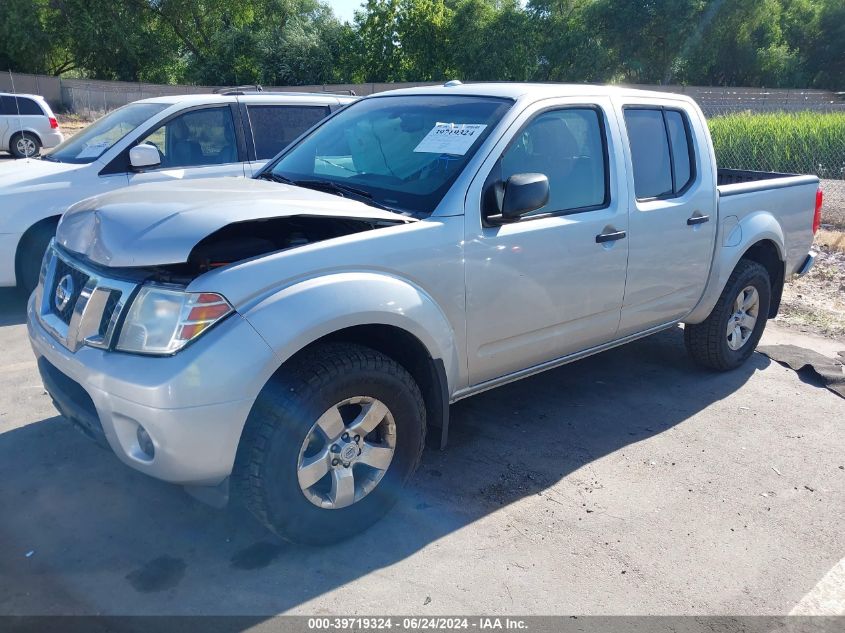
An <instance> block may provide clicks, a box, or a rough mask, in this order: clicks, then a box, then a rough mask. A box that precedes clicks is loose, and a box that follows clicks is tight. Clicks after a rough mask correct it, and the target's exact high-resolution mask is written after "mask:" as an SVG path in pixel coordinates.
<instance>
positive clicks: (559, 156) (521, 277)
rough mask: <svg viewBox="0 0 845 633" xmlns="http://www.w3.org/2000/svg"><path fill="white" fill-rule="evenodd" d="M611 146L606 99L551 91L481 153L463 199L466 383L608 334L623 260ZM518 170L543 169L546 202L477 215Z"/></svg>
mask: <svg viewBox="0 0 845 633" xmlns="http://www.w3.org/2000/svg"><path fill="white" fill-rule="evenodd" d="M620 149H621V139H620V136H619V129H618V126H617V122H616V120H615V116H614V113H613V110H612V107H611V104H610V101H609V100H608V99H606V98H601V97H596V98H590V99H586V100H585V99H581V98H578V99H553V100H547V101H543V102H541V103H538V104H534V105H532V106H530V107H529V108H528V109H527V110H526V112H524V113H523V114H522V115H520V117H519V119H518V120H517V121H516V122H515V123H514V124H513V125H512V127H511V129H510V130H509V131H508V132H507V133H506V135H505V136H504V137H503V138H502V140H501V141H500V142H499V143H498V145H497V146H496V147H495V148H494V150H493V152H492V153H491V155H490V156H489V157H488V158H487V160H486V162H485V164H484V165H483V166H482V168H481V170H480V172H479V174H478V176H476V179H475V180H474V181H473V184H472V185H471V186H470V190H469V192H468V195H467V202H466V209H465V221H466V238H465V240H464V257H465V262H466V264H465V266H466V268H465V274H466V301H467V347H468V349H467V353H468V363H469V374H470V380H471V382H472V384H475V385H477V384H479V383H483V382H486V381H490V380H495V379H496V378H498V377H502V376H506V375H508V374H512V373H514V372H518V371H520V370H523V369H527V368H529V367H533V366H536V365H540V364H542V363H544V362H549V361H553V360H555V359H557V358H560V357H563V356H567V355H569V354H573V353H575V352H578V351H581V350H584V349H587V348H590V347H594V346H596V345H601V344H602V343H605V342H607V341H610V340H612V339H613V338H614V335H615V334H616V329H617V327H618V325H619V313H620V308H621V305H622V296H623V292H624V288H625V269H626V265H627V259H628V242H627V240H626V239H625V236H626V231H627V228H628V218H627V216H628V203H627V190H626V185H625V177H624V164H623V162H622V158H621V151H620ZM526 172H534V173H537V172H539V173H543V174H545V175H546V176H547V177H548V179H549V190H550V199H549V202H548V204H547V205H546V206H544V207H543V208H541V209H538V210H537V211H535V212H533V213H532V214H529V215H526V216H524V217H523V218H522V219H520V220H519V221H518V222H514V223H512V224H504V225H501V226H488V225H485V224H484V223H483V222H482V220H481V205H482V204H485V203H489V202H488V201H489V200H490V198H489V196H490V193H489V192H491V191H495V187H496V186H497V185H498V186H501V185H500V183H504V182H506V180H507V178H508V177H509V176H512V175H514V174H516V173H526ZM494 195H495V194H494Z"/></svg>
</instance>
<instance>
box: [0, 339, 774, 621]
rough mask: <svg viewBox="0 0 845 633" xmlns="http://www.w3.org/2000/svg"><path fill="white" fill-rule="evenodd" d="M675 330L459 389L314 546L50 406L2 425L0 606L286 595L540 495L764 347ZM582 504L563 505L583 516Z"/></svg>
mask: <svg viewBox="0 0 845 633" xmlns="http://www.w3.org/2000/svg"><path fill="white" fill-rule="evenodd" d="M681 339H682V335H681V331H680V330H679V329H675V330H671V331H668V332H665V333H662V334H658V335H656V336H653V337H650V338H648V339H644V340H641V341H637V342H635V343H632V344H629V345H627V346H624V347H621V348H618V349H615V350H612V351H609V352H605V353H603V354H601V355H599V356H596V357H592V358H589V359H586V360H583V361H580V362H577V363H573V364H571V365H567V366H565V367H561V368H559V369H556V370H552V371H549V372H546V373H544V374H541V375H538V376H535V377H533V378H529V379H526V380H524V381H521V382H518V383H514V384H511V385H508V386H505V387H502V388H500V389H497V390H493V391H490V392H486V393H484V394H481V395H478V396H476V397H473V398H470V399H467V400H464V401H462V402H460V403H458V404H456V405H455V406H454V407H453V412H452V413H453V423H452V433H451V440H450V444H449V446H448V447H447V448H446V449H445V450H444V451H434V450H427V451H426V453H425V455H424V456H423V463H422V467H421V468H420V471H419V472H418V473H417V475H416V477H415V479H413V480H412V482H411V484H410V485H409V487H408V489H407V490H406V492H405V493H404V494H403V497H402V499H401V501H400V502H399V504H398V506H397V507H396V508H395V509H394V510H393V511H392V512H391V513H390V514H389V515H388V516H387V517H386V518H385V519H383V520H382V521H381V522H379V523H378V524H376V525H375V526H374V527H373V528H371V529H370V530H368V531H367V532H365V533H363V534H361V535H359V536H357V537H355V538H353V539H351V540H350V541H347V542H345V543H341V544H338V545H334V546H329V547H322V548H316V547H301V546H295V545H290V544H286V543H283V542H281V541H279V540H277V539H275V538H274V537H272V536H270V535H269V533H267V532H266V531H265V530H264V529H263V528H262V527H261V526H259V525H258V524H257V523H256V522H255V521H254V520H252V519H251V518H249V517H247V516H246V515H245V514H244V513H242V512H240V511H238V510H236V509H229V510H225V511H219V510H213V509H211V508H208V507H206V506H203V505H202V504H200V503H199V502H196V501H194V500H192V499H191V498H190V497H188V496H187V495H186V494H184V493H183V492H182V491H181V490H180V489H179V488H176V487H173V486H169V485H167V484H163V483H161V482H158V481H155V480H152V479H149V478H147V477H145V476H143V475H141V474H138V473H136V472H134V471H132V470H131V469H129V468H127V467H125V466H123V465H122V464H121V463H119V462H118V460H117V459H116V458H115V457H114V456H113V455H111V453H109V452H107V451H103V450H102V449H99V448H98V447H96V446H95V445H93V444H92V443H91V442H89V441H88V440H87V439H86V438H84V437H83V436H81V435H80V434H78V433H77V432H76V431H75V430H74V429H72V428H71V426H70V425H69V424H67V423H66V422H64V421H63V420H61V419H60V418H58V417H53V418H49V419H45V420H43V421H41V422H38V423H34V424H29V425H27V426H24V427H21V428H18V429H15V430H12V431H8V432H6V433H3V434H2V435H0V481H2V485H0V508H5V509H7V510H4V515H5V517H4V519H3V520H2V522H0V587H3V588H4V589H2V590H0V612H4V613H12V614H42V613H60V614H78V613H103V614H158V613H168V614H190V613H193V614H195V613H201V614H238V615H261V616H263V615H271V614H276V613H279V612H282V611H286V610H289V609H293V608H295V607H297V606H299V605H302V604H303V603H305V602H307V601H309V600H312V599H314V598H316V597H318V596H320V595H322V594H324V593H326V592H328V591H330V590H332V589H335V588H337V587H340V586H341V585H344V584H346V583H349V582H352V581H355V580H356V579H358V578H361V577H363V576H365V575H367V574H370V573H371V572H374V571H376V570H379V569H383V568H387V567H389V566H391V565H393V564H395V563H397V562H399V561H401V560H403V559H405V558H407V557H409V556H411V555H413V554H414V553H415V552H418V551H419V550H421V549H422V548H425V547H427V546H429V545H432V544H434V543H436V542H437V541H438V540H439V539H441V538H443V537H445V536H447V535H449V534H452V533H454V532H455V531H457V530H461V529H477V528H476V525H475V524H476V522H477V521H479V520H480V519H482V518H484V517H486V516H488V515H490V514H492V513H495V512H497V511H499V510H501V509H502V508H503V507H505V506H508V505H509V504H512V503H514V502H516V501H518V500H520V499H522V498H524V497H527V496H530V495H537V494H541V495H543V494H547V492H546V490H547V488H549V487H550V486H552V485H553V484H555V483H556V482H558V481H559V480H560V479H561V478H563V477H565V476H567V475H569V474H571V473H573V472H574V471H576V470H578V469H579V468H581V467H583V466H585V465H587V464H589V463H590V462H592V461H593V460H596V459H598V458H600V457H602V456H605V455H608V454H609V453H612V452H614V451H618V450H619V449H622V448H624V447H626V446H627V445H629V444H632V443H635V442H640V441H642V440H645V439H647V438H649V437H652V436H654V435H657V434H660V433H663V432H665V431H667V430H668V429H671V428H672V427H674V426H675V425H677V424H679V423H681V422H683V421H684V420H687V419H688V418H690V417H691V416H693V415H694V414H696V413H698V412H700V411H701V410H702V409H704V408H706V407H707V406H709V405H710V404H712V403H714V402H716V401H718V400H721V399H722V398H724V397H726V396H727V395H729V394H731V393H732V392H735V391H736V390H737V389H739V388H740V387H741V386H742V385H743V384H744V383H745V382H746V381H747V380H748V379H749V377H750V376H751V375H752V374H754V372H756V371H758V370H760V369H763V368H765V367H766V366H767V365H768V364H769V362H770V361H769V360H768V359H767V358H765V357H764V356H762V355H759V354H754V355H753V356H752V358H751V360H750V361H749V362H748V363H747V364H746V365H745V366H744V367H742V368H741V369H739V370H736V371H734V372H730V373H725V374H714V373H710V372H705V371H703V370H699V369H696V368H695V367H694V366H693V365H692V363H691V362H690V361H689V360H688V358H687V356H686V354H685V351H684V349H683V342H682V340H681ZM580 506H581V504H573V505H572V507H571V508H565V509H564V510H563V511H564V512H571V514H572V516H573V517H575V516H576V515H577V516H578V517H581V516H585V515H584V514H583V513H584V508H582V507H580ZM573 520H575V519H574V518H573ZM29 552H33V553H32V554H30V556H29V557H28V558H27V556H26V555H27V554H28V553H29ZM363 553H366V555H363ZM338 561H342V563H343V564H339V563H338ZM3 594H5V595H3ZM421 604H422V602H421ZM350 606H353V605H350Z"/></svg>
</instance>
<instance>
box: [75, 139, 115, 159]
mask: <svg viewBox="0 0 845 633" xmlns="http://www.w3.org/2000/svg"><path fill="white" fill-rule="evenodd" d="M109 145H111V143H109V142H108V141H100V142H99V143H92V144H91V145H86V146H85V147H83V148H82V151H81V152H79V153H78V154H77V155H76V157H77V158H91V157H92V156H93V157H94V158H96V157H97V156H99V155H100V154H102V153H103V152H104V151H106V150H107V149H108V148H109Z"/></svg>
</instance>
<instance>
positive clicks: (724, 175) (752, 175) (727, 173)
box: [716, 168, 798, 186]
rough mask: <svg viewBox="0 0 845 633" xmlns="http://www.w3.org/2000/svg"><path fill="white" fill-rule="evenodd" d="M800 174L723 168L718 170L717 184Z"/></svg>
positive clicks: (773, 178) (757, 180)
mask: <svg viewBox="0 0 845 633" xmlns="http://www.w3.org/2000/svg"><path fill="white" fill-rule="evenodd" d="M797 175H798V174H782V173H780V172H776V171H752V170H750V169H722V168H719V169H718V170H717V177H716V184H717V185H719V186H721V185H736V184H739V183H741V182H759V181H761V180H776V179H778V178H790V177H792V176H797Z"/></svg>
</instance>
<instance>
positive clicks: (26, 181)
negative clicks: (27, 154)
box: [0, 158, 88, 194]
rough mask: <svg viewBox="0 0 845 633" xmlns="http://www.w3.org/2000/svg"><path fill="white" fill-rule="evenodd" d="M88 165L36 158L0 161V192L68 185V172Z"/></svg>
mask: <svg viewBox="0 0 845 633" xmlns="http://www.w3.org/2000/svg"><path fill="white" fill-rule="evenodd" d="M85 167H88V165H85V164H83V165H76V164H72V163H54V162H51V161H48V160H40V159H37V158H30V159H23V160H4V161H2V162H0V194H3V193H10V192H12V191H15V192H18V191H24V190H26V191H34V190H37V189H45V188H57V187H66V186H70V185H69V181H68V177H67V176H68V174H69V173H70V172H72V171H76V170H78V169H84V168H85Z"/></svg>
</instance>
